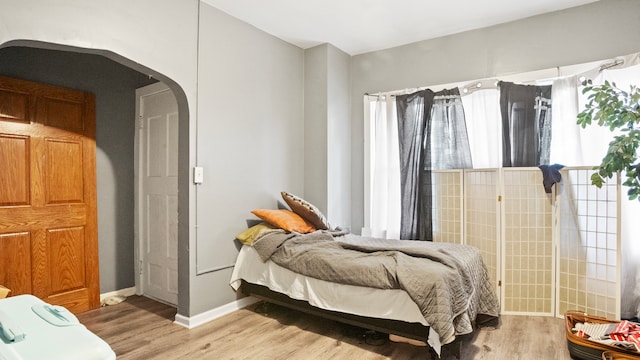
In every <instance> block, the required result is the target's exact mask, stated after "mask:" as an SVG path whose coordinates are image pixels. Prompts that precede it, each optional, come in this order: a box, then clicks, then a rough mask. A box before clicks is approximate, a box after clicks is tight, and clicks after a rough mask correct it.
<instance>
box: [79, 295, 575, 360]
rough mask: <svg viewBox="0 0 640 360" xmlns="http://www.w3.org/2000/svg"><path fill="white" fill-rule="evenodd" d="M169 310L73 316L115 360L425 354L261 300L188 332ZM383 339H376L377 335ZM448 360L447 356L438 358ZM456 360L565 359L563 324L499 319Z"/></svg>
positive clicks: (145, 305) (148, 306) (135, 305)
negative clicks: (265, 303)
mask: <svg viewBox="0 0 640 360" xmlns="http://www.w3.org/2000/svg"><path fill="white" fill-rule="evenodd" d="M175 314H176V310H175V308H172V307H170V306H167V305H164V304H161V303H158V302H156V301H153V300H150V299H148V298H145V297H140V296H132V297H129V298H128V299H127V300H126V301H125V302H123V303H120V304H118V305H112V306H106V307H102V308H99V309H96V310H92V311H88V312H85V313H82V314H79V315H78V318H79V319H80V321H81V322H82V323H83V324H85V325H86V326H87V328H88V329H89V330H91V331H93V332H94V333H95V334H97V335H98V336H100V337H101V338H103V339H104V340H105V341H106V342H107V343H109V345H111V347H112V348H113V350H114V351H115V352H116V355H117V357H118V359H119V360H127V359H145V360H147V359H225V360H226V359H238V360H240V359H252V360H256V359H269V360H272V359H278V360H279V359H304V360H307V359H320V360H324V359H372V360H373V359H394V360H403V359H430V357H429V355H428V352H427V350H426V349H425V348H424V347H419V346H414V345H409V344H405V343H394V342H389V341H382V342H383V343H382V344H375V343H376V342H379V341H380V339H377V338H375V337H371V336H368V337H363V335H364V334H363V332H362V331H360V329H356V328H353V327H348V326H346V325H342V324H339V323H337V322H334V321H328V320H324V319H321V318H318V317H314V316H310V315H307V314H303V313H300V312H296V311H292V310H289V309H285V308H282V307H280V306H276V305H268V306H266V307H264V306H263V305H262V303H259V304H256V305H253V306H251V307H248V308H246V309H242V310H238V311H235V312H233V313H231V314H228V315H226V316H224V317H221V318H219V319H216V320H214V321H211V322H209V323H206V324H204V325H201V326H199V327H196V328H194V329H191V330H188V329H186V328H184V327H182V326H179V325H176V324H173V319H174V316H175ZM383 340H384V339H383ZM443 358H445V359H449V358H450V356H443ZM461 359H464V360H466V359H497V360H501V359H510V360H516V359H520V360H526V359H531V360H540V359H544V360H547V359H570V356H569V352H568V350H567V345H566V339H565V335H564V328H563V321H562V320H561V319H556V318H550V317H533V316H506V315H503V316H502V317H501V323H500V325H499V326H498V327H497V328H484V329H479V330H477V331H476V332H474V334H473V335H470V336H467V337H465V338H464V339H463V341H462V350H461Z"/></svg>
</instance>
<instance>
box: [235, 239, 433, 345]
mask: <svg viewBox="0 0 640 360" xmlns="http://www.w3.org/2000/svg"><path fill="white" fill-rule="evenodd" d="M242 279H244V280H245V281H247V282H250V283H253V284H258V285H263V286H266V287H268V288H269V289H271V290H273V291H277V292H279V293H282V294H286V295H287V296H289V297H290V298H293V299H297V300H305V301H307V302H309V304H311V305H313V306H315V307H319V308H322V309H325V310H331V311H339V312H343V313H349V314H355V315H359V316H366V317H374V318H382V319H391V320H400V321H405V322H414V323H420V324H422V325H425V326H428V324H427V322H426V320H425V318H424V316H422V313H421V312H420V309H419V308H418V305H416V303H415V302H413V300H411V298H410V297H409V295H408V294H407V293H406V292H405V291H404V290H401V289H376V288H368V287H363V286H354V285H345V284H337V283H333V282H329V281H324V280H320V279H315V278H312V277H308V276H304V275H301V274H298V273H295V272H293V271H291V270H289V269H286V268H283V267H281V266H279V265H277V264H275V263H273V262H272V261H267V262H266V263H265V262H262V260H261V259H260V256H259V255H258V252H257V251H256V250H255V249H254V248H253V247H251V246H243V247H242V249H240V253H239V254H238V258H237V260H236V264H235V266H234V268H233V272H232V274H231V281H230V285H231V287H233V288H234V289H235V290H238V289H239V288H240V284H241V282H240V280H242ZM428 343H429V345H431V347H432V348H433V349H434V350H435V351H436V352H437V353H438V354H440V348H441V344H440V339H439V337H438V334H437V333H436V332H435V331H431V329H430V330H429V339H428Z"/></svg>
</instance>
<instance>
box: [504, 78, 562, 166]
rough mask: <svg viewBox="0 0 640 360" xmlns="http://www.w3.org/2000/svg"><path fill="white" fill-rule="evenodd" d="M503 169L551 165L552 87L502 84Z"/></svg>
mask: <svg viewBox="0 0 640 360" xmlns="http://www.w3.org/2000/svg"><path fill="white" fill-rule="evenodd" d="M498 86H499V90H500V111H501V113H502V166H504V167H526V166H538V165H543V164H549V154H550V149H551V86H550V85H549V86H536V85H520V84H514V83H509V82H503V81H501V82H500V83H499V84H498Z"/></svg>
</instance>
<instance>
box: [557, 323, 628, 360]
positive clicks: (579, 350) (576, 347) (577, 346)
mask: <svg viewBox="0 0 640 360" xmlns="http://www.w3.org/2000/svg"><path fill="white" fill-rule="evenodd" d="M584 322H590V323H596V324H613V323H617V322H619V321H615V320H609V319H605V318H603V317H599V316H590V315H587V314H585V313H583V312H580V311H567V312H566V313H565V314H564V323H565V330H566V333H567V347H568V348H569V354H570V355H571V357H572V358H574V359H583V360H601V359H604V357H603V356H610V357H608V358H607V359H634V360H639V359H640V352H637V351H633V350H626V349H622V348H619V347H616V346H613V345H607V344H602V343H599V342H596V341H591V340H588V339H584V338H581V337H579V336H577V335H576V334H574V333H573V332H572V331H571V329H573V328H574V327H575V324H576V323H584ZM604 352H606V354H604V355H603V353H604ZM611 356H613V357H611Z"/></svg>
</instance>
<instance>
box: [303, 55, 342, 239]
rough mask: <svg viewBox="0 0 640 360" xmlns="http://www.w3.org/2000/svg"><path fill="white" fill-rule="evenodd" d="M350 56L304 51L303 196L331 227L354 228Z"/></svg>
mask: <svg viewBox="0 0 640 360" xmlns="http://www.w3.org/2000/svg"><path fill="white" fill-rule="evenodd" d="M350 69H351V57H350V56H349V55H348V54H346V53H345V52H343V51H341V50H340V49H338V48H336V47H335V46H333V45H331V44H323V45H318V46H316V47H313V48H311V49H306V50H305V52H304V124H305V127H304V149H305V151H304V194H299V195H301V196H303V197H304V198H305V199H306V200H308V201H309V202H311V203H313V204H314V205H316V206H317V207H318V208H319V209H320V210H321V211H323V212H324V213H325V215H326V216H327V218H328V219H329V221H330V223H331V224H332V225H334V226H336V225H339V226H342V227H348V226H350V223H351V219H350V217H351V204H350V197H351V192H350V191H351V188H350V177H351V168H350V164H351V157H350V156H349V153H350V148H351V125H350V92H349V89H350V88H349V87H350V78H351V76H350Z"/></svg>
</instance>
